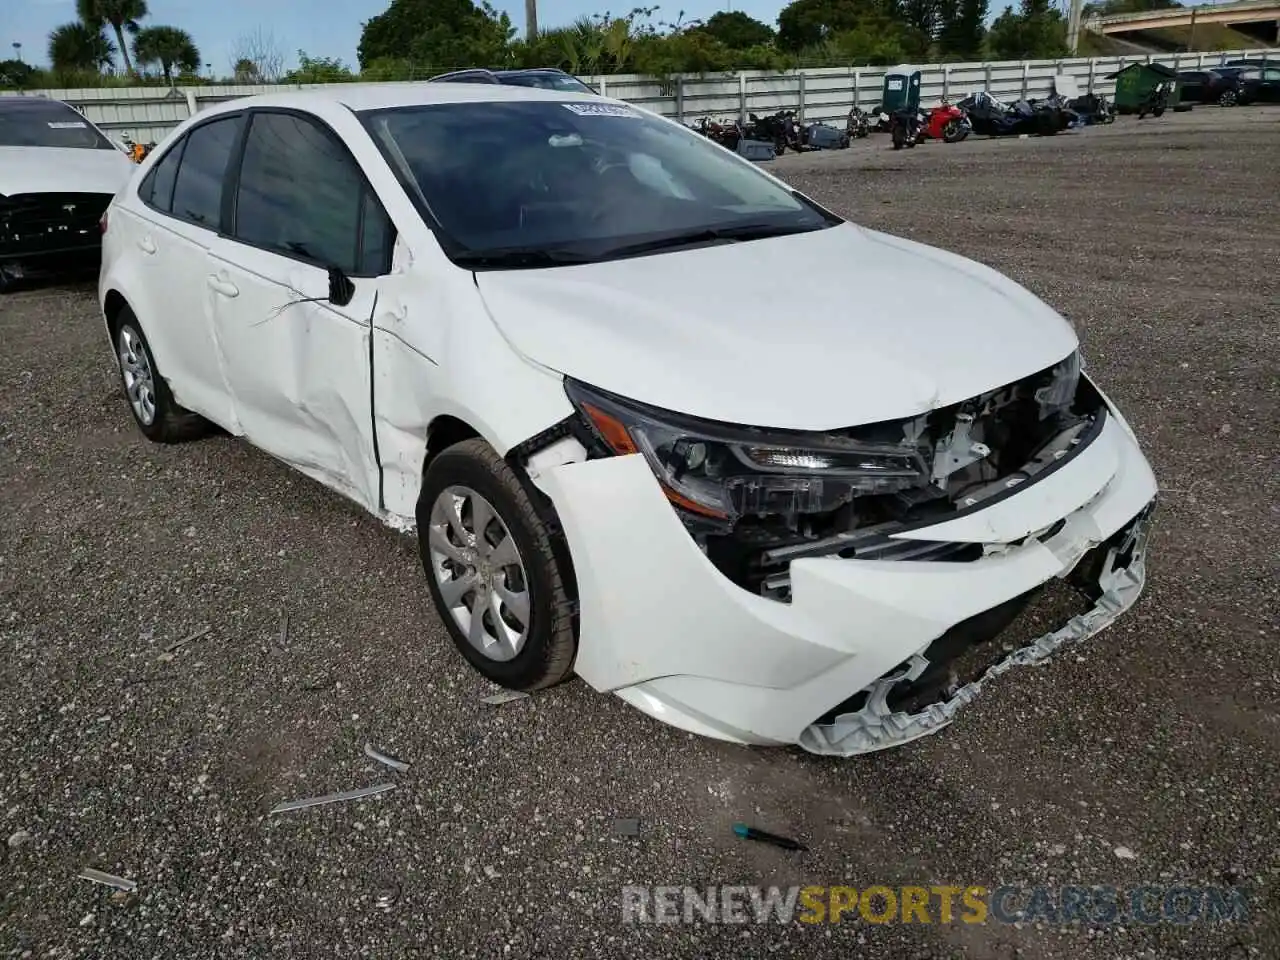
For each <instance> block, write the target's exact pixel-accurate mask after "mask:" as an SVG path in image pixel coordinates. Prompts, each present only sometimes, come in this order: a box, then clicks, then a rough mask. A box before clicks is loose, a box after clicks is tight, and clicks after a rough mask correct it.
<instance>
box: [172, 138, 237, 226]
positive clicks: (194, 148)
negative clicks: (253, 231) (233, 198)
mask: <svg viewBox="0 0 1280 960" xmlns="http://www.w3.org/2000/svg"><path fill="white" fill-rule="evenodd" d="M239 131H240V118H239V117H227V118H226V119H223V120H214V121H213V122H211V123H206V124H204V125H203V126H200V127H196V128H195V129H194V130H192V131H191V132H190V133H189V134H187V145H186V148H185V149H184V150H183V151H182V162H181V165H180V166H179V167H178V176H177V179H176V180H175V182H174V185H173V205H172V210H173V214H174V216H177V217H182V218H183V219H184V220H191V221H192V222H194V223H198V224H200V225H201V226H205V227H208V228H209V229H211V230H217V229H218V226H219V223H220V221H221V219H222V182H223V179H224V178H225V177H226V173H227V161H228V160H229V159H230V158H231V152H232V150H234V149H235V145H236V136H237V135H238V134H239Z"/></svg>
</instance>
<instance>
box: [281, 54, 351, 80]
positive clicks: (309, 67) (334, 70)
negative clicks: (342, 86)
mask: <svg viewBox="0 0 1280 960" xmlns="http://www.w3.org/2000/svg"><path fill="white" fill-rule="evenodd" d="M283 79H284V82H285V83H347V82H349V81H351V80H358V79H359V77H357V76H356V75H355V74H354V73H352V72H351V70H350V68H348V67H347V65H346V64H345V63H343V62H342V61H341V60H338V59H336V58H334V57H310V56H307V51H305V50H299V51H298V68H297V69H296V70H290V71H289V72H288V73H286V74H285V75H284V78H283Z"/></svg>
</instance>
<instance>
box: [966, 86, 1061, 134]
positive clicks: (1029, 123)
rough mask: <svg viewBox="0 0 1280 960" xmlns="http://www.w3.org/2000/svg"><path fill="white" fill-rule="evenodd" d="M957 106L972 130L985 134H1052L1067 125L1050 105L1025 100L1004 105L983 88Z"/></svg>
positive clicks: (1057, 109) (1058, 109) (1058, 110)
mask: <svg viewBox="0 0 1280 960" xmlns="http://www.w3.org/2000/svg"><path fill="white" fill-rule="evenodd" d="M956 106H957V107H959V108H960V109H961V110H963V111H964V112H965V114H966V115H967V116H968V117H969V121H970V123H971V124H972V125H973V132H974V133H977V134H981V135H982V136H987V137H1007V136H1020V135H1022V134H1027V135H1028V136H1030V135H1032V134H1035V135H1039V136H1052V135H1053V134H1055V133H1057V132H1058V131H1059V130H1062V129H1063V128H1064V127H1065V125H1066V124H1065V122H1064V119H1065V118H1064V115H1063V111H1062V110H1061V109H1060V108H1057V107H1054V106H1052V105H1049V104H1041V105H1040V107H1039V108H1037V107H1036V106H1033V105H1032V104H1031V103H1028V102H1027V101H1026V100H1019V101H1018V102H1017V103H1014V104H1006V103H1002V102H1001V101H999V100H997V99H996V98H995V97H993V96H991V94H989V93H987V92H986V91H985V90H979V91H978V92H977V93H974V94H971V95H970V96H968V97H965V98H964V99H963V100H961V101H960V102H959V103H957V104H956Z"/></svg>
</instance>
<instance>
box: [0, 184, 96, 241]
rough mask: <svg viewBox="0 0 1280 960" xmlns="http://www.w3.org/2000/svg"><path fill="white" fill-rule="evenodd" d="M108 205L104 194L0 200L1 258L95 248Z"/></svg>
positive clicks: (26, 195) (31, 195)
mask: <svg viewBox="0 0 1280 960" xmlns="http://www.w3.org/2000/svg"><path fill="white" fill-rule="evenodd" d="M110 204H111V195H110V194H106V193H24V194H16V195H14V196H10V197H7V198H5V199H3V200H0V255H10V256H18V255H23V256H30V255H33V254H41V253H53V252H58V251H63V250H74V249H78V248H81V247H91V246H95V245H98V244H100V243H101V242H102V235H101V231H100V228H99V226H98V224H99V221H101V219H102V214H103V213H104V212H105V211H106V209H107V207H108V206H110Z"/></svg>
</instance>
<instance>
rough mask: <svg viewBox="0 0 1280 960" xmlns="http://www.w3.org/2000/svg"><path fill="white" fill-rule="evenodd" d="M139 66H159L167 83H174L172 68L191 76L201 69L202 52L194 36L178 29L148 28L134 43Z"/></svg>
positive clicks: (142, 31)
mask: <svg viewBox="0 0 1280 960" xmlns="http://www.w3.org/2000/svg"><path fill="white" fill-rule="evenodd" d="M133 57H134V59H135V60H137V61H138V63H158V64H160V69H161V70H163V71H164V80H165V83H172V82H173V68H174V67H175V66H176V67H177V68H178V69H179V70H182V71H186V72H188V73H190V72H192V71H195V70H199V69H200V51H199V50H198V49H196V45H195V41H194V40H192V39H191V34H189V33H187V31H185V30H180V29H178V28H177V27H145V28H143V29H142V30H139V31H138V35H137V37H135V38H134V41H133Z"/></svg>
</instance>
